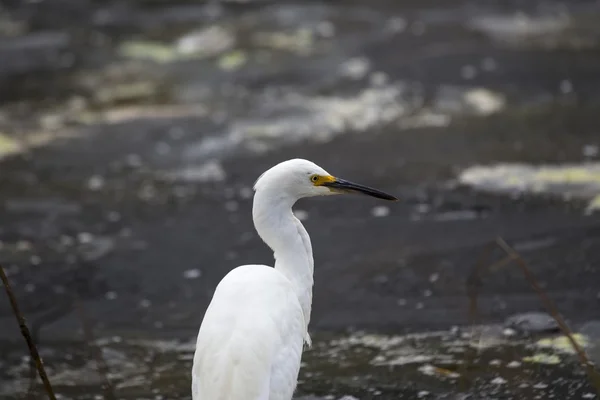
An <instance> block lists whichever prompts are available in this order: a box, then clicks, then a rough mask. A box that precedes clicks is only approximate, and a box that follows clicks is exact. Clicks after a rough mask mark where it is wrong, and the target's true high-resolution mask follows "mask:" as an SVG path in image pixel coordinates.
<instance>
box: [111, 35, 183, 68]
mask: <svg viewBox="0 0 600 400" xmlns="http://www.w3.org/2000/svg"><path fill="white" fill-rule="evenodd" d="M119 54H121V55H122V56H123V57H127V58H133V59H142V60H152V61H154V62H157V63H169V62H173V61H175V60H177V59H180V58H187V57H189V56H186V55H184V54H179V53H178V52H177V50H176V49H175V48H174V47H173V46H170V45H167V44H164V43H160V42H152V41H145V40H134V41H129V42H124V43H122V44H121V46H120V47H119Z"/></svg>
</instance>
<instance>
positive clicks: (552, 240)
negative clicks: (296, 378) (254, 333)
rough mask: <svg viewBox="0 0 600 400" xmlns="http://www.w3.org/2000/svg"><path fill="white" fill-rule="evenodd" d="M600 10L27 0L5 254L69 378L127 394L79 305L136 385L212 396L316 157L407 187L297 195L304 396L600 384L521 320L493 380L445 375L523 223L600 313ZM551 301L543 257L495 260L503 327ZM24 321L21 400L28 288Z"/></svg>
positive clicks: (582, 393) (10, 144)
mask: <svg viewBox="0 0 600 400" xmlns="http://www.w3.org/2000/svg"><path fill="white" fill-rule="evenodd" d="M599 17H600V7H598V5H597V4H596V3H595V2H592V1H577V2H552V3H550V2H536V1H527V2H525V1H522V2H520V1H515V2H508V3H506V2H492V1H487V2H475V1H465V2H451V3H449V2H442V1H424V2H394V1H375V2H370V3H369V4H368V5H367V4H366V3H364V2H357V1H344V2H335V3H334V2H318V1H313V2H287V1H285V2H284V1H281V2H266V1H256V2H247V3H243V2H242V3H238V2H206V3H196V2H168V3H167V2H160V1H152V2H150V1H148V2H143V1H137V2H136V1H129V2H110V1H105V2H93V1H67V0H64V1H42V2H36V3H27V4H25V3H21V2H5V4H4V5H3V6H2V8H0V36H1V38H0V60H2V61H1V62H0V101H1V103H0V188H1V190H0V222H1V224H0V259H1V260H2V263H3V266H4V267H5V269H6V270H7V272H8V274H9V277H10V280H11V282H12V283H13V285H14V286H15V291H16V294H17V296H18V298H19V301H20V304H21V307H22V308H23V311H24V313H25V314H26V317H27V319H28V322H29V324H30V325H31V326H32V327H33V328H34V331H35V332H36V336H37V337H38V341H39V343H40V349H41V351H42V352H43V354H44V357H45V360H46V364H47V366H48V368H49V369H50V370H51V378H52V379H53V381H55V385H56V386H57V391H59V392H60V393H62V394H63V395H64V396H65V398H81V399H83V398H95V397H96V396H101V395H102V393H103V392H102V387H101V386H102V384H101V377H100V376H99V375H98V372H97V368H96V367H97V366H96V365H95V361H93V359H92V357H91V356H90V354H89V351H90V348H89V347H88V346H85V345H84V344H83V335H82V331H81V329H82V328H81V321H80V318H79V317H78V314H77V313H76V312H75V308H76V305H77V304H79V305H80V307H82V308H83V309H84V313H85V314H86V315H87V316H88V317H89V319H90V321H88V322H89V324H90V325H92V326H93V333H94V335H95V337H96V338H99V340H101V343H102V347H103V349H104V351H105V358H106V359H107V362H108V364H109V369H110V371H111V373H112V374H114V376H113V379H114V380H115V382H116V385H117V387H118V392H119V395H122V396H123V397H126V398H158V397H157V396H163V398H187V397H189V379H188V371H189V364H190V355H191V352H192V350H193V347H191V345H190V344H189V343H190V340H191V339H192V338H193V337H194V336H195V333H196V331H197V329H198V326H199V324H200V322H201V319H202V314H203V311H204V309H205V307H206V305H207V304H208V301H209V300H210V298H211V295H212V291H213V289H214V287H215V286H216V284H217V282H218V281H219V280H220V279H221V278H222V276H223V275H224V274H225V273H226V272H227V271H229V270H230V269H231V268H233V267H235V266H237V265H239V264H242V263H248V262H261V263H270V262H271V261H272V260H271V255H270V254H269V251H268V249H266V248H265V246H264V245H263V244H262V243H261V242H260V240H259V238H258V237H257V235H256V234H255V232H254V230H253V227H252V223H251V219H250V207H251V195H252V192H251V185H252V183H253V182H254V180H255V179H256V177H257V176H258V175H259V174H260V173H261V172H262V171H264V170H265V169H266V168H268V167H270V166H272V165H273V164H275V163H276V162H279V161H281V160H284V159H287V158H292V157H303V158H307V159H310V160H312V161H315V162H317V163H318V164H320V165H322V166H323V167H324V168H326V169H327V170H328V171H330V172H331V173H334V174H336V175H339V176H343V177H347V178H348V179H352V180H354V181H359V182H363V183H365V184H369V185H372V186H375V187H379V188H381V189H383V190H386V191H388V192H392V193H397V194H398V195H399V196H400V197H401V198H402V200H403V201H402V202H400V203H398V204H397V205H393V206H391V207H390V206H389V204H386V205H385V207H384V205H382V204H381V203H378V202H376V201H373V200H368V199H362V198H354V197H349V198H345V199H335V200H331V199H313V200H307V201H302V202H300V203H299V204H298V207H297V212H298V214H299V216H302V217H303V219H304V224H305V225H306V227H307V229H308V231H309V233H310V235H311V238H312V242H313V248H314V251H315V262H316V276H315V282H316V284H315V298H314V305H313V307H314V311H313V319H312V322H311V329H312V331H313V336H314V337H315V338H316V344H315V347H314V348H313V349H312V350H310V351H308V352H307V354H306V357H305V359H304V360H305V364H306V365H305V366H304V367H303V370H302V377H301V382H300V385H299V395H307V396H308V395H317V396H326V395H332V396H334V398H337V397H341V396H342V395H353V396H355V397H357V398H360V399H368V398H375V397H377V398H390V399H393V398H394V399H395V398H418V397H423V398H449V399H450V398H461V397H456V396H461V395H465V394H471V395H472V396H473V397H471V398H535V397H536V396H542V397H544V396H546V397H549V396H551V395H552V396H554V397H555V398H573V399H575V398H577V399H579V398H593V397H589V396H591V395H588V393H592V392H593V390H592V388H591V387H590V386H589V384H588V383H587V380H586V379H585V377H584V375H582V372H581V369H580V368H579V367H577V364H576V363H575V358H574V357H573V355H572V354H563V352H564V351H563V350H557V349H550V350H548V351H547V352H545V353H544V354H545V355H546V358H544V360H545V361H546V362H550V361H551V362H550V364H543V363H540V362H538V361H539V359H538V358H535V359H534V361H536V362H527V361H524V360H523V358H524V357H527V356H531V355H536V354H538V351H537V350H536V349H537V347H536V346H535V343H536V340H537V339H538V338H529V339H518V340H517V339H514V338H504V337H503V336H502V335H500V336H501V337H502V340H500V341H499V342H498V343H497V344H495V345H494V346H492V347H490V348H486V349H485V350H480V351H479V352H478V353H477V354H478V355H477V357H475V358H474V359H473V361H472V366H471V367H469V370H468V371H467V372H468V373H465V372H464V371H463V372H461V373H460V376H461V377H464V376H465V375H467V377H468V378H469V379H468V382H463V381H464V379H462V378H452V377H450V376H449V375H448V374H446V375H443V376H438V375H437V374H435V373H434V374H433V376H429V375H427V371H429V370H428V369H427V367H426V365H427V364H428V363H429V364H432V365H435V366H438V367H442V368H446V369H448V370H452V371H454V370H457V369H458V367H459V366H460V365H462V364H463V363H464V361H461V360H464V359H465V358H464V357H463V355H464V353H465V352H468V351H467V350H466V349H468V348H471V347H472V346H470V345H468V344H466V343H465V342H464V341H465V340H466V339H465V338H462V339H460V337H459V338H458V339H457V338H456V337H455V336H456V333H452V332H451V331H450V330H451V328H452V327H454V326H461V327H465V328H464V329H465V331H464V332H465V335H467V334H469V332H470V331H469V330H468V329H466V325H467V324H468V322H469V320H468V304H469V301H468V298H467V286H466V284H467V281H468V278H469V276H470V275H471V274H472V271H473V268H474V267H475V266H476V264H477V262H478V259H479V258H480V257H481V255H482V253H483V251H484V249H485V247H486V245H487V244H488V243H490V242H492V241H493V240H494V239H495V238H496V237H497V236H502V237H504V238H505V239H506V240H507V241H508V242H509V243H510V244H511V245H512V246H514V247H515V248H516V249H518V251H520V252H521V253H522V254H523V256H524V257H525V258H526V259H527V261H529V263H530V264H531V268H532V270H533V273H534V275H535V276H536V277H537V279H538V280H539V281H540V284H541V285H542V286H543V288H544V289H545V290H546V291H547V293H548V295H549V296H550V297H551V298H552V299H553V300H554V301H555V302H556V303H557V305H558V308H559V309H560V311H561V313H563V315H565V316H566V317H567V318H568V319H569V322H570V323H571V324H572V326H573V328H574V329H576V330H578V329H579V327H581V326H582V325H583V324H584V323H586V322H587V321H590V320H597V319H598V309H599V308H598V307H599V305H600V304H599V302H600V289H599V286H598V282H600V270H599V269H598V263H599V260H600V246H599V245H600V225H599V219H598V213H597V211H595V210H596V208H598V207H600V206H598V205H597V204H596V203H598V204H600V197H597V196H599V195H600V166H599V161H598V153H599V152H598V148H599V146H600V134H599V125H598V112H599V111H600V97H599V96H598V93H600V91H599V89H600V80H599V79H597V78H598V71H600V56H599V54H600V53H599V52H598V49H599V45H598V43H600V41H599V39H600V25H598V18H599ZM465 184H466V185H465ZM479 188H482V189H486V190H485V191H484V190H478V189H479ZM501 257H502V252H501V251H500V250H498V251H497V252H495V253H493V254H492V257H491V258H492V260H498V259H500V258H501ZM490 262H492V261H490ZM541 310H543V307H542V305H541V303H540V301H539V299H538V297H537V296H536V295H535V293H534V292H533V291H532V290H531V289H530V287H529V285H528V283H527V282H526V281H525V280H524V279H523V276H522V275H521V273H520V271H519V270H518V269H516V268H514V267H508V268H503V269H500V270H497V271H495V272H493V273H490V274H488V275H486V276H485V277H484V279H483V282H482V287H481V288H480V294H479V317H480V320H481V321H482V323H486V324H495V323H501V322H502V321H503V320H504V319H505V318H506V317H508V316H510V315H513V314H515V313H518V312H528V311H541ZM0 327H1V328H2V329H0V338H1V339H2V345H1V346H0V355H1V356H2V357H0V382H1V383H2V387H3V389H2V391H1V392H0V393H1V395H2V396H5V397H6V398H14V395H15V393H18V394H21V393H26V392H27V386H28V366H27V361H26V360H25V359H23V357H24V355H25V354H26V353H25V346H24V344H23V343H22V339H21V338H20V335H19V331H18V328H17V325H16V323H15V321H14V318H13V316H12V314H11V312H10V309H9V306H8V302H7V301H6V300H4V298H3V297H2V298H1V299H0ZM357 329H359V330H361V331H364V332H366V333H365V335H367V336H366V337H367V338H369V337H370V336H369V335H377V334H381V335H386V336H383V337H382V338H379V337H378V339H377V340H371V341H369V340H370V339H369V340H367V342H368V343H365V340H366V339H364V338H363V336H360V337H361V338H363V339H360V340H359V339H356V334H354V333H351V332H354V331H355V330H357ZM432 330H439V331H441V332H444V333H440V334H439V335H438V336H435V335H434V336H431V337H430V336H426V337H419V338H418V339H414V338H413V339H406V338H405V337H404V336H402V335H405V334H406V333H407V332H424V331H432ZM595 337H596V336H594V335H588V336H586V338H587V339H588V342H589V343H587V345H588V349H589V350H590V351H594V350H593V349H594V344H593V342H594V340H596V339H594V338H595ZM115 338H116V339H115ZM348 338H354V339H348ZM386 338H387V339H386ZM390 338H391V339H390ZM596 338H597V337H596ZM459 339H460V340H459ZM348 340H350V341H352V340H353V342H352V343H353V344H352V345H350V344H347V343H346V342H344V341H348ZM386 340H387V342H386ZM461 340H462V342H461ZM389 341H392V344H389V343H388V342H389ZM413 341H414V343H413ZM453 341H458V342H456V343H453ZM407 342H410V345H408V344H407ZM176 343H180V345H177V344H176ZM181 343H183V344H181ZM344 343H346V344H344ZM382 343H383V344H382ZM386 343H387V344H386ZM444 343H446V344H444ZM448 343H452V344H451V345H449V344H448ZM382 346H384V347H382ZM386 346H387V347H386ZM415 347H416V348H418V351H416V350H414V348H415ZM402 352H405V353H406V354H404V353H402ZM546 353H548V354H546ZM555 353H556V354H555ZM398 354H403V356H405V357H408V358H409V359H410V362H406V363H401V364H400V365H393V366H390V365H388V364H389V362H386V361H385V360H387V359H388V358H392V357H396V358H397V356H398ZM431 354H434V355H435V356H432V355H431ZM458 355H460V357H459V356H458ZM379 356H381V357H383V358H384V361H381V360H380V358H381V357H379ZM551 356H554V357H551ZM411 357H412V358H411ZM555 357H558V358H559V359H558V361H557V360H556V358H555ZM378 360H379V361H378ZM494 360H499V361H494ZM380 361H381V362H380ZM388 361H389V360H388ZM511 362H513V364H511ZM514 362H518V363H519V365H516V364H514ZM509 364H511V365H512V367H508V366H507V365H509ZM419 368H421V370H420V369H419ZM423 368H425V369H423ZM423 371H425V372H423ZM499 378H502V379H499ZM465 379H466V378H465ZM544 385H548V386H547V387H545V386H544ZM425 392H427V393H425ZM452 396H454V397H452ZM586 396H587V397H586ZM546 397H544V398H546Z"/></svg>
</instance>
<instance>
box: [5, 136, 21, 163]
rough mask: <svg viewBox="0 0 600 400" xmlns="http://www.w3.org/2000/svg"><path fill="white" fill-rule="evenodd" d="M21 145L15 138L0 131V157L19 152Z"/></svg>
mask: <svg viewBox="0 0 600 400" xmlns="http://www.w3.org/2000/svg"><path fill="white" fill-rule="evenodd" d="M21 150H22V146H21V145H20V144H19V142H17V141H16V140H14V139H12V138H10V137H8V136H7V135H4V134H2V133H0V158H3V157H5V156H8V155H11V154H15V153H19V152H20V151H21Z"/></svg>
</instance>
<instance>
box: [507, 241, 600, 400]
mask: <svg viewBox="0 0 600 400" xmlns="http://www.w3.org/2000/svg"><path fill="white" fill-rule="evenodd" d="M496 243H497V244H498V246H500V247H501V248H502V250H504V251H505V252H506V254H508V255H509V256H510V257H512V258H514V260H515V261H516V262H517V264H518V265H519V267H520V268H521V271H523V275H524V276H525V279H527V281H528V282H529V284H530V285H531V287H532V288H533V290H535V292H536V293H537V295H538V296H539V298H540V299H541V300H542V303H544V307H546V309H547V310H548V312H549V313H550V315H551V316H552V318H554V320H555V321H556V323H557V324H558V326H559V327H560V329H561V331H562V332H563V334H564V335H565V336H566V337H567V338H568V339H569V342H570V343H571V346H573V349H574V350H575V352H576V353H577V355H578V357H579V361H580V362H581V365H582V366H583V367H584V368H585V370H586V372H587V374H588V377H589V379H590V381H591V383H592V384H593V385H594V387H595V389H596V392H597V393H598V395H600V375H598V372H597V371H596V370H595V369H594V367H593V365H592V364H591V363H590V361H589V359H588V358H587V356H586V355H585V352H584V351H583V349H582V348H581V346H579V344H578V343H577V341H576V340H575V339H574V338H573V333H572V332H571V330H570V329H569V327H568V326H567V324H566V323H565V321H564V320H563V319H562V317H561V316H560V314H559V313H558V310H557V308H556V305H555V304H554V302H552V300H550V298H549V297H548V296H547V295H546V293H545V292H544V290H542V288H541V287H540V286H539V285H538V283H537V281H536V280H535V277H534V276H533V274H532V273H531V271H530V270H529V268H528V267H527V263H526V262H525V260H524V259H523V257H521V255H520V254H519V253H517V252H516V251H515V250H513V248H512V247H510V246H509V245H508V244H507V243H506V241H504V239H502V238H500V237H499V238H497V239H496Z"/></svg>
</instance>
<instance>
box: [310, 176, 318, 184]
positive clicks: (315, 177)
mask: <svg viewBox="0 0 600 400" xmlns="http://www.w3.org/2000/svg"><path fill="white" fill-rule="evenodd" d="M310 180H311V181H313V182H315V183H316V182H317V181H318V180H319V175H313V176H311V177H310Z"/></svg>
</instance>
